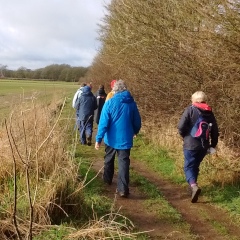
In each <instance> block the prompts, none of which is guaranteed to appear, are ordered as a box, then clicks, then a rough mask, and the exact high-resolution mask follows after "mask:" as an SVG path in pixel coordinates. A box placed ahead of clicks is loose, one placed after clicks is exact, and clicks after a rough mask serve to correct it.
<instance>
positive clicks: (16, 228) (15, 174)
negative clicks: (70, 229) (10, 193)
mask: <svg viewBox="0 0 240 240" xmlns="http://www.w3.org/2000/svg"><path fill="white" fill-rule="evenodd" d="M10 123H11V121H10ZM5 127H6V131H7V136H8V141H9V145H10V148H11V152H12V157H13V175H14V207H13V213H12V216H13V224H14V228H15V230H16V233H17V237H18V239H19V240H21V239H22V238H21V235H20V232H19V229H18V225H17V219H16V212H17V166H16V159H15V156H14V151H13V146H12V143H11V139H10V135H9V130H8V127H7V121H6V119H5ZM10 128H11V124H10Z"/></svg>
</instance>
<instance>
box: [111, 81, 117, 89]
mask: <svg viewBox="0 0 240 240" xmlns="http://www.w3.org/2000/svg"><path fill="white" fill-rule="evenodd" d="M116 81H117V80H112V81H111V84H110V85H111V89H113V87H114V84H115V82H116Z"/></svg>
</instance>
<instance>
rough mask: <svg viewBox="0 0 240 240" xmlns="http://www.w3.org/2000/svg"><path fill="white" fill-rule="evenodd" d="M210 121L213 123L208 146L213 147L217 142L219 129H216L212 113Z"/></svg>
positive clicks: (216, 125)
mask: <svg viewBox="0 0 240 240" xmlns="http://www.w3.org/2000/svg"><path fill="white" fill-rule="evenodd" d="M212 122H213V125H212V128H211V132H210V135H211V142H210V147H213V148H215V147H216V146H217V144H218V136H219V130H218V124H217V121H216V118H215V116H214V114H213V121H212Z"/></svg>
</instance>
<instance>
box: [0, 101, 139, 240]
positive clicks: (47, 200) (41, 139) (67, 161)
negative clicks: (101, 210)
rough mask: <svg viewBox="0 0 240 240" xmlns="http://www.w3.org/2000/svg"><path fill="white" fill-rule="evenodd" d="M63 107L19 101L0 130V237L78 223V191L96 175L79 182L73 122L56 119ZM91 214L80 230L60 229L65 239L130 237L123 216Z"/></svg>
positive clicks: (81, 199) (129, 225)
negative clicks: (73, 222)
mask: <svg viewBox="0 0 240 240" xmlns="http://www.w3.org/2000/svg"><path fill="white" fill-rule="evenodd" d="M65 107H66V102H65V100H62V101H60V102H57V101H56V100H53V101H52V103H51V104H49V105H48V106H46V105H42V104H40V103H35V102H31V103H24V102H23V103H20V104H19V105H18V106H17V107H16V108H15V109H13V110H12V112H11V114H10V116H9V118H7V119H5V121H4V122H5V123H4V124H3V126H2V127H1V129H0V146H1V148H0V159H1V161H0V181H1V185H0V201H1V211H0V217H1V218H0V219H1V220H0V239H19V240H21V239H33V237H34V236H37V235H39V234H41V233H42V232H47V231H48V230H52V229H56V230H57V229H58V226H57V225H58V224H61V221H62V220H64V219H68V220H70V221H69V222H71V220H72V221H74V219H81V215H82V211H83V207H82V206H83V205H84V204H83V202H84V195H83V191H82V189H83V188H84V187H85V186H86V185H87V184H88V183H89V182H90V181H92V180H93V179H94V178H95V177H96V176H95V177H94V178H93V179H92V180H90V181H89V182H87V183H86V179H87V177H85V178H84V179H83V180H79V176H78V168H79V167H80V166H79V165H77V164H76V161H75V159H74V156H75V150H76V147H77V141H78V140H77V134H76V135H75V136H74V137H73V136H72V134H70V135H71V136H70V135H69V133H72V128H73V121H72V119H71V117H70V118H69V117H62V115H64V114H62V112H63V111H64V109H65ZM71 138H74V139H71ZM68 140H69V141H68ZM70 143H71V144H70ZM93 213H94V214H93V215H94V216H95V218H94V219H91V217H90V216H89V219H90V220H89V221H87V222H86V224H83V226H79V227H78V228H75V227H72V226H70V227H65V228H66V230H67V232H68V233H69V234H70V235H69V236H66V239H92V236H94V237H96V238H94V239H106V238H107V237H109V236H116V239H117V238H119V239H122V237H123V236H128V237H130V238H131V239H134V238H135V235H134V234H131V231H132V229H133V224H132V223H131V221H130V220H128V219H127V218H126V217H124V216H121V215H120V214H118V213H113V212H111V213H110V214H109V215H108V214H107V215H105V216H103V217H98V216H97V214H96V213H95V212H94V209H93ZM119 218H122V219H123V220H124V221H125V222H124V221H123V220H122V221H120V220H119V221H117V220H116V219H119ZM115 220H116V221H115ZM44 236H46V235H44ZM131 236H132V237H131Z"/></svg>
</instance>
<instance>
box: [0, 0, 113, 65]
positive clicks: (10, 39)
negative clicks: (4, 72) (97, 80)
mask: <svg viewBox="0 0 240 240" xmlns="http://www.w3.org/2000/svg"><path fill="white" fill-rule="evenodd" d="M110 2H111V0H0V6H1V8H0V64H2V65H7V66H8V67H7V68H8V69H12V70H15V69H18V68H19V67H26V68H30V69H32V70H34V69H37V68H41V67H45V66H47V65H50V64H69V65H71V66H84V67H86V66H89V65H90V64H91V62H92V60H93V58H94V56H95V55H96V53H97V49H99V47H100V42H99V41H97V37H98V33H97V30H98V26H97V24H98V23H100V22H101V19H102V18H103V16H104V14H106V9H105V8H104V4H109V3H110Z"/></svg>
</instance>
